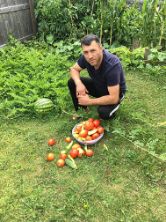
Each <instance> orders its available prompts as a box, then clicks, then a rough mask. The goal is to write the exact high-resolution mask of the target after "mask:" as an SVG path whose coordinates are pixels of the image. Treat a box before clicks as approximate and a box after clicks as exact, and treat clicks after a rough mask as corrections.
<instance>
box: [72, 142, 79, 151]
mask: <svg viewBox="0 0 166 222" xmlns="http://www.w3.org/2000/svg"><path fill="white" fill-rule="evenodd" d="M78 148H81V146H80V144H78V143H75V144H74V145H73V146H72V148H71V149H72V150H77V149H78Z"/></svg>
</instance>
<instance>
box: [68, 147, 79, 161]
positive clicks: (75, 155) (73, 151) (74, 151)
mask: <svg viewBox="0 0 166 222" xmlns="http://www.w3.org/2000/svg"><path fill="white" fill-rule="evenodd" d="M69 154H70V156H71V157H72V158H73V159H74V158H76V157H77V156H78V150H75V149H72V150H70V152H69Z"/></svg>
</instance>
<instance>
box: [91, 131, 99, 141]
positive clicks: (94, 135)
mask: <svg viewBox="0 0 166 222" xmlns="http://www.w3.org/2000/svg"><path fill="white" fill-rule="evenodd" d="M99 136H100V134H99V133H94V134H93V135H92V140H95V139H97V138H98V137H99Z"/></svg>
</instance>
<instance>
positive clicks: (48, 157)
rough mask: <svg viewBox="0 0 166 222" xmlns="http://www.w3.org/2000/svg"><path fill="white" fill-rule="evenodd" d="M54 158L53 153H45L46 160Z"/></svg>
mask: <svg viewBox="0 0 166 222" xmlns="http://www.w3.org/2000/svg"><path fill="white" fill-rule="evenodd" d="M54 158H55V156H54V154H53V153H48V154H47V157H46V159H47V161H52V160H54Z"/></svg>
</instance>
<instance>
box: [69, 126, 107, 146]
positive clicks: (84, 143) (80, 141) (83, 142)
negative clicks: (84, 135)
mask: <svg viewBox="0 0 166 222" xmlns="http://www.w3.org/2000/svg"><path fill="white" fill-rule="evenodd" d="M77 125H80V124H76V125H75V127H74V128H73V129H72V136H73V137H74V139H75V140H77V142H78V143H80V144H83V145H94V144H95V143H97V142H98V141H99V140H101V139H102V137H103V136H104V133H102V134H100V136H99V137H98V138H96V139H95V140H90V141H85V140H84V141H83V140H79V139H78V138H76V137H75V136H74V130H75V128H76V127H77Z"/></svg>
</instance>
